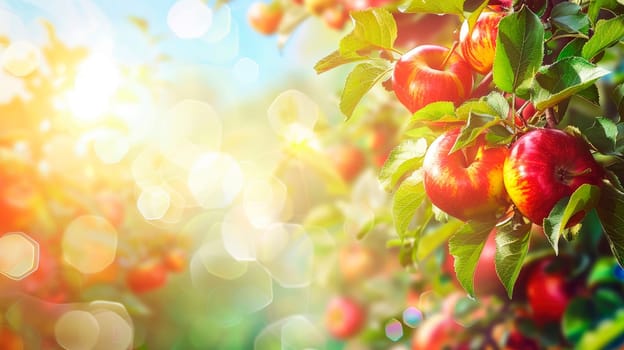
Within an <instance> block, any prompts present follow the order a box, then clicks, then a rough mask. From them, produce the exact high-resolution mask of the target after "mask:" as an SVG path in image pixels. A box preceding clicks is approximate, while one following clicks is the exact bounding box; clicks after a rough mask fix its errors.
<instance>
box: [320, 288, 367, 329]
mask: <svg viewBox="0 0 624 350" xmlns="http://www.w3.org/2000/svg"><path fill="white" fill-rule="evenodd" d="M365 319H366V312H365V310H364V308H363V307H362V306H361V305H360V304H358V303H357V302H355V301H354V300H352V299H350V298H347V297H336V298H334V299H332V300H331V301H330V302H329V304H328V305H327V310H326V313H325V326H326V327H327V331H328V332H329V334H331V335H332V336H333V337H334V338H336V339H348V338H351V337H352V336H354V335H356V334H357V333H358V332H359V331H360V330H361V329H362V327H363V326H364V321H365Z"/></svg>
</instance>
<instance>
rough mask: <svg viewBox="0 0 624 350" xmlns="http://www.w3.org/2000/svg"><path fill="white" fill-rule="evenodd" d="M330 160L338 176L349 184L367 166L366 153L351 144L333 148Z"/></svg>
mask: <svg viewBox="0 0 624 350" xmlns="http://www.w3.org/2000/svg"><path fill="white" fill-rule="evenodd" d="M329 158H330V161H331V162H332V164H333V165H334V168H335V169H336V171H338V174H340V176H341V177H342V178H343V179H344V180H345V181H347V182H351V181H353V180H354V179H355V178H356V177H357V176H358V175H359V174H360V172H361V171H362V170H363V169H364V166H365V165H366V158H365V157H364V153H362V151H361V150H360V149H359V148H357V147H355V146H353V145H350V144H342V145H340V146H337V147H333V148H332V149H331V150H330V153H329Z"/></svg>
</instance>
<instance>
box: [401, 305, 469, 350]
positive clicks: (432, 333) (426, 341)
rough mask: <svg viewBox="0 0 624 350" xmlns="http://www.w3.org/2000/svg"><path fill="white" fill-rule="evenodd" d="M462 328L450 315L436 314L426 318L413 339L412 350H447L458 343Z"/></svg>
mask: <svg viewBox="0 0 624 350" xmlns="http://www.w3.org/2000/svg"><path fill="white" fill-rule="evenodd" d="M461 331H462V327H461V326H460V325H459V324H457V323H456V322H455V321H454V320H453V318H452V317H451V316H450V315H446V314H435V315H433V316H431V317H429V318H426V319H425V320H424V321H423V322H422V323H421V324H420V326H418V328H417V329H416V332H415V333H414V337H413V338H412V350H431V349H445V348H446V347H449V346H451V347H452V346H453V345H455V343H456V342H457V339H458V334H459V333H460V332H461Z"/></svg>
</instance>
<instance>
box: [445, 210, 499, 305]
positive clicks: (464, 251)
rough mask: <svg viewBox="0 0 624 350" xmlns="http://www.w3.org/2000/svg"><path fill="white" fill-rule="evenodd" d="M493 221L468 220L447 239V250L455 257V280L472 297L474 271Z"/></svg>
mask: <svg viewBox="0 0 624 350" xmlns="http://www.w3.org/2000/svg"><path fill="white" fill-rule="evenodd" d="M493 227H494V223H492V222H475V221H470V222H468V223H466V224H465V225H464V226H462V228H461V229H459V231H457V233H455V234H454V235H453V236H452V237H451V239H450V240H449V251H450V253H451V255H453V257H454V258H455V273H456V274H457V280H458V281H459V283H460V284H461V286H462V287H463V288H464V289H465V290H466V292H467V293H468V294H469V295H470V296H471V297H473V298H474V296H475V295H474V273H475V269H476V268H477V262H478V261H479V257H480V256H481V251H482V250H483V246H484V245H485V241H487V237H488V235H489V234H490V231H492V228H493Z"/></svg>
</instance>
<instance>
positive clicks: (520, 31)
mask: <svg viewBox="0 0 624 350" xmlns="http://www.w3.org/2000/svg"><path fill="white" fill-rule="evenodd" d="M543 56H544V26H543V25H542V22H541V21H540V19H539V17H537V15H535V14H534V13H533V12H531V10H529V9H528V8H526V7H523V8H522V10H520V11H519V12H516V13H513V14H511V15H509V16H506V17H504V18H503V19H501V21H500V24H499V27H498V36H497V38H496V54H495V56H494V67H493V69H492V72H493V74H494V83H495V84H496V86H497V87H498V88H499V89H501V90H503V91H506V92H517V90H518V89H520V88H523V87H526V86H528V85H529V83H530V82H531V80H532V79H533V76H534V75H535V72H537V70H538V69H539V67H540V66H541V65H542V59H543Z"/></svg>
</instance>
